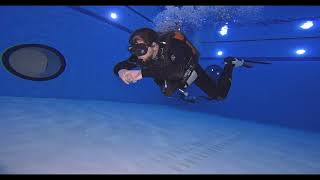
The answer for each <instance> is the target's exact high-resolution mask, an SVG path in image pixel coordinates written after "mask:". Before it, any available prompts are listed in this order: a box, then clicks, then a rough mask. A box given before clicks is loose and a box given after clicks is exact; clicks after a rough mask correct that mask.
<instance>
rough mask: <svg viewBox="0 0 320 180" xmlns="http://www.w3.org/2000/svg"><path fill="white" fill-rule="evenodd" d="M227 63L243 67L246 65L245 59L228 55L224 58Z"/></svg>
mask: <svg viewBox="0 0 320 180" xmlns="http://www.w3.org/2000/svg"><path fill="white" fill-rule="evenodd" d="M224 63H225V64H232V65H233V67H241V66H243V65H244V60H243V59H237V58H235V57H227V58H225V59H224Z"/></svg>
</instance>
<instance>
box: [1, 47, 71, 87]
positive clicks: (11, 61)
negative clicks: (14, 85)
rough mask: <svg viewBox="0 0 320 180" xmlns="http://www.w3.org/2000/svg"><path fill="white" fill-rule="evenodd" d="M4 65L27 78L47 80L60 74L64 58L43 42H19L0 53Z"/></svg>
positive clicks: (63, 68)
mask: <svg viewBox="0 0 320 180" xmlns="http://www.w3.org/2000/svg"><path fill="white" fill-rule="evenodd" d="M2 63H3V65H4V67H5V68H6V69H7V70H8V71H9V72H10V73H12V74H14V75H16V76H18V77H21V78H23V79H27V80H33V81H47V80H51V79H54V78H56V77H58V76H59V75H61V74H62V73H63V71H64V70H65V67H66V62H65V58H64V57H63V55H62V54H61V53H60V52H59V51H58V50H56V49H54V48H52V47H49V46H46V45H43V44H21V45H17V46H14V47H11V48H9V49H7V50H6V51H5V52H4V53H3V55H2Z"/></svg>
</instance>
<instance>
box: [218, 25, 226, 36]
mask: <svg viewBox="0 0 320 180" xmlns="http://www.w3.org/2000/svg"><path fill="white" fill-rule="evenodd" d="M227 24H228V23H227ZM219 33H220V34H221V36H224V35H226V34H228V25H224V26H222V27H221V30H220V31H219Z"/></svg>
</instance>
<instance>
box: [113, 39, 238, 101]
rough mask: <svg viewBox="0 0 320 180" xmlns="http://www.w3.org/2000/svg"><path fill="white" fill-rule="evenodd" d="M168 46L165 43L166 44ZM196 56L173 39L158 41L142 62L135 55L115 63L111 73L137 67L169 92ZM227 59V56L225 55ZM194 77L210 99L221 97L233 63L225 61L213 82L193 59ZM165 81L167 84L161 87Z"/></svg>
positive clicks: (224, 96) (219, 98) (229, 79)
mask: <svg viewBox="0 0 320 180" xmlns="http://www.w3.org/2000/svg"><path fill="white" fill-rule="evenodd" d="M168 46H169V45H168ZM197 58H198V57H196V56H194V55H193V53H192V49H191V48H190V47H189V46H187V45H186V44H185V43H183V42H181V41H179V40H173V41H172V42H171V43H170V47H165V45H163V44H159V51H158V54H157V56H156V57H155V58H153V59H151V60H149V61H147V62H142V61H141V60H139V59H138V58H137V57H136V56H133V55H132V56H131V57H130V58H129V59H127V60H124V61H121V62H119V63H117V64H116V65H115V67H114V74H115V75H117V76H118V71H119V70H121V69H128V70H130V69H134V68H136V67H140V69H141V72H142V77H151V78H153V80H154V81H155V82H156V83H157V84H158V85H159V86H160V88H161V90H162V92H163V93H164V94H165V95H166V96H171V95H172V93H174V92H175V91H176V90H177V89H178V88H181V89H183V88H184V84H183V83H182V82H181V79H182V77H183V75H184V73H185V71H186V66H187V63H188V62H190V60H191V62H197V61H195V60H196V59H197ZM226 61H231V59H226ZM194 66H195V71H196V72H197V74H198V78H197V79H196V80H195V81H194V83H195V84H196V85H197V86H198V87H199V88H200V89H201V90H202V91H204V92H205V93H206V94H207V95H208V97H209V98H210V99H217V100H221V99H224V98H226V96H227V94H228V92H229V89H230V87H231V79H232V71H233V65H232V64H231V63H230V64H226V65H225V66H224V71H223V73H222V75H221V77H220V79H219V80H218V82H216V81H215V80H214V79H211V78H210V77H209V76H208V75H207V73H206V72H205V71H204V69H203V68H202V67H201V66H200V64H198V63H194ZM165 84H166V85H167V86H166V87H167V88H165Z"/></svg>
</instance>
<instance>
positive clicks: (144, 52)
mask: <svg viewBox="0 0 320 180" xmlns="http://www.w3.org/2000/svg"><path fill="white" fill-rule="evenodd" d="M129 44H130V46H129V51H130V52H131V53H132V54H133V55H136V56H137V57H138V58H139V59H141V60H142V61H144V62H145V61H148V60H150V59H152V58H154V57H155V56H156V55H157V53H158V50H159V35H158V33H157V32H155V31H154V30H152V29H150V28H141V29H137V30H136V31H134V32H133V33H132V34H131V36H130V38H129Z"/></svg>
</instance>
